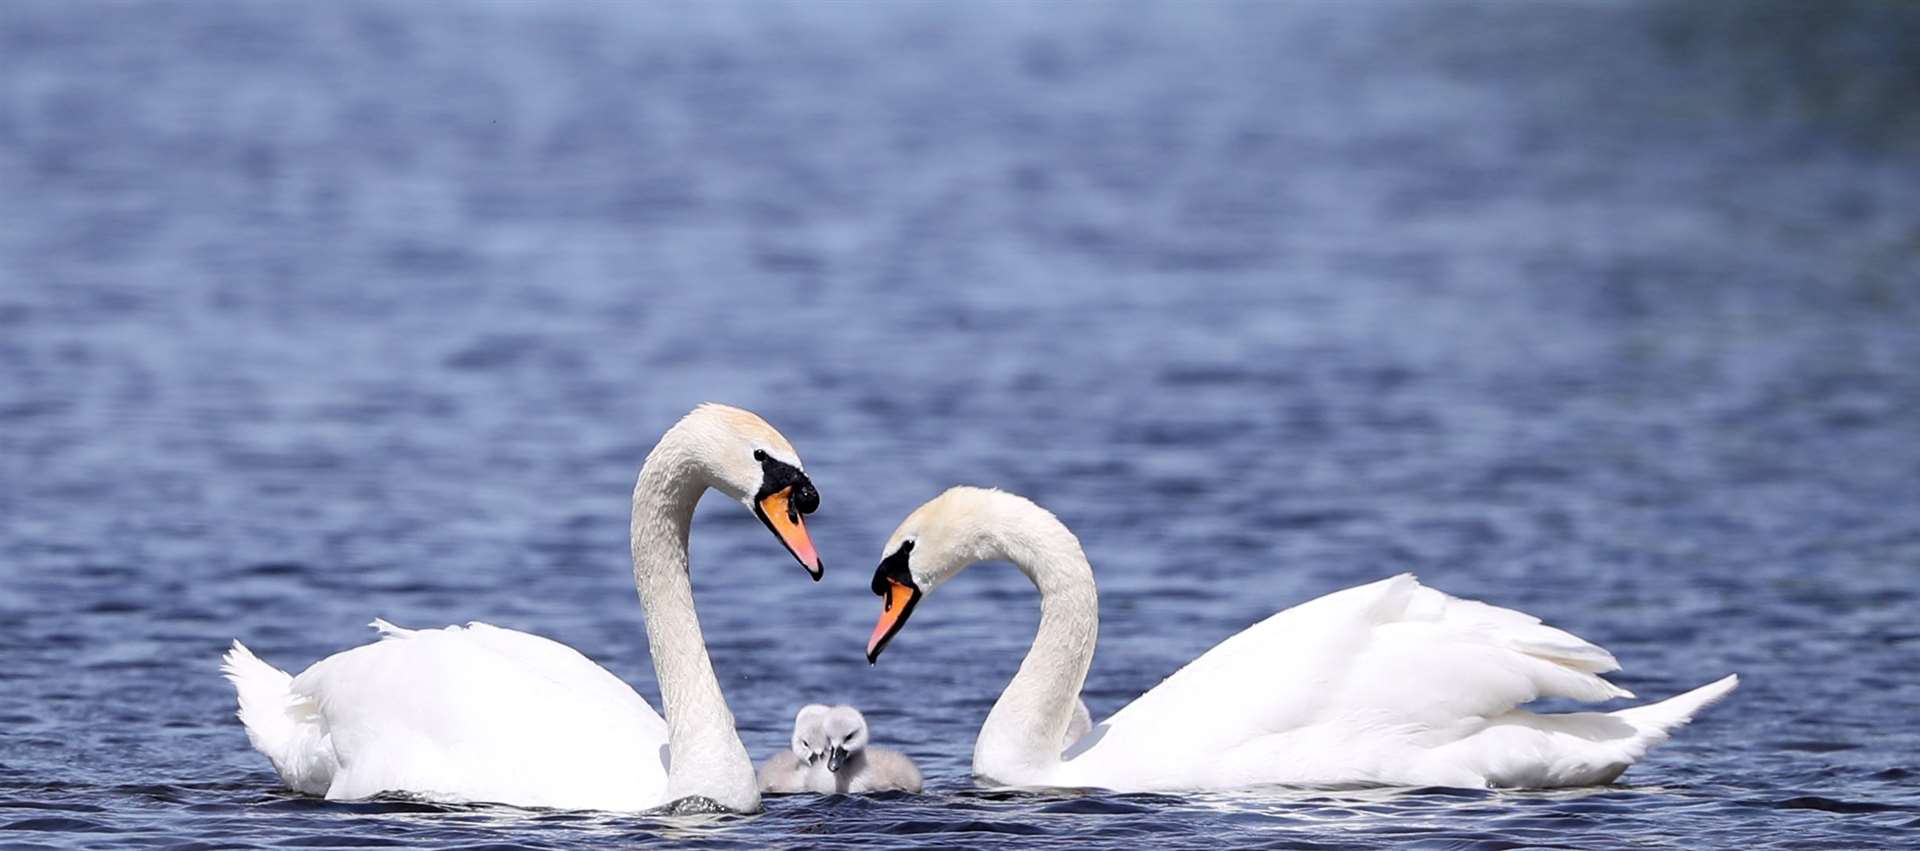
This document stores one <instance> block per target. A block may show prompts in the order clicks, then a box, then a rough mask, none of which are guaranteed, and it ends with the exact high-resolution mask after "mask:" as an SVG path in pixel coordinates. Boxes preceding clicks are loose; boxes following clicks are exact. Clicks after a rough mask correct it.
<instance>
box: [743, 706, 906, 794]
mask: <svg viewBox="0 0 1920 851" xmlns="http://www.w3.org/2000/svg"><path fill="white" fill-rule="evenodd" d="M867 744H868V733H867V719H866V718H865V717H864V716H862V715H861V714H860V710H858V709H855V708H853V707H851V706H847V705H845V704H842V705H840V706H832V707H829V706H825V705H822V704H818V703H814V704H809V705H807V706H804V707H801V709H800V714H799V715H797V716H795V717H794V719H793V746H792V748H791V749H790V750H785V751H781V752H780V753H777V754H774V755H773V756H772V757H771V758H769V759H768V760H767V761H766V763H765V764H763V765H761V766H760V790H761V791H763V792H818V793H820V794H823V795H831V794H841V795H861V794H865V793H868V792H918V791H920V786H921V779H920V769H919V768H918V767H916V766H914V764H913V760H911V759H908V758H907V756H906V754H903V753H900V752H898V751H890V750H886V749H884V748H873V747H868V746H867Z"/></svg>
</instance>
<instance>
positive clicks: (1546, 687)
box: [1085, 575, 1628, 782]
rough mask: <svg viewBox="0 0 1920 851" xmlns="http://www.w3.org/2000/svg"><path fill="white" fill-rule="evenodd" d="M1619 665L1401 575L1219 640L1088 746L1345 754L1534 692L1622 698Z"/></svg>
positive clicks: (1124, 754) (1496, 708) (1454, 726)
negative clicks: (1347, 745) (1367, 739)
mask: <svg viewBox="0 0 1920 851" xmlns="http://www.w3.org/2000/svg"><path fill="white" fill-rule="evenodd" d="M1617 667H1618V666H1617V665H1616V664H1615V663H1614V660H1613V657H1612V656H1611V655H1609V654H1607V652H1606V651H1604V650H1602V649H1600V648H1598V647H1595V646H1594V645H1592V644H1589V643H1587V642H1585V641H1582V640H1580V639H1579V638H1576V637H1574V636H1573V635H1571V634H1568V633H1566V632H1563V631H1561V630H1558V629H1554V628H1553V627H1549V626H1545V625H1542V624H1541V623H1540V622H1539V620H1538V619H1536V618H1533V617H1531V616H1529V615H1526V614H1523V613H1520V612H1515V611H1512V610H1509V609H1502V608H1498V607H1495V606H1489V605H1486V604H1484V603H1477V602H1474V601H1471V600H1461V599H1457V598H1454V597H1449V596H1447V595H1446V594H1443V593H1441V592H1439V591H1435V590H1433V589H1430V588H1426V587H1424V586H1422V585H1421V584H1420V583H1419V582H1418V581H1417V580H1415V579H1414V577H1413V576H1411V575H1401V576H1397V577H1394V578H1391V579H1386V580H1382V581H1379V582H1374V583H1370V584H1367V585H1362V586H1358V587H1354V588H1349V589H1346V590H1343V591H1337V592H1334V593H1332V594H1328V595H1326V596H1323V597H1319V598H1317V599H1314V600H1311V601H1308V602H1306V603H1303V604H1301V605H1298V606H1295V607H1293V608H1290V609H1287V610H1285V611H1282V612H1279V613H1278V614H1275V615H1273V616H1272V617H1269V618H1267V619H1266V620H1264V621H1261V622H1260V623H1257V624H1255V625H1253V626H1251V627H1248V628H1247V629H1246V630H1243V631H1241V632H1240V633H1238V634H1236V635H1234V636H1232V637H1230V638H1228V639H1227V640H1225V641H1222V642H1221V643H1220V644H1218V645H1216V646H1214V647H1213V648H1212V649H1211V650H1208V651H1207V652H1206V653H1205V654H1202V655H1201V656H1200V657H1199V658H1198V659H1195V660H1194V661H1193V662H1191V663H1189V664H1188V665H1187V666H1186V667H1184V668H1181V669H1180V670H1179V671H1178V672H1176V673H1174V675H1173V676H1171V677H1168V678H1167V679H1166V680H1165V681H1164V682H1162V683H1161V684H1160V685H1158V686H1156V687H1154V688H1153V689H1152V690H1151V691H1148V692H1147V693H1146V694H1144V695H1141V696H1140V697H1139V698H1138V699H1136V700H1135V701H1134V702H1133V703H1131V704H1129V705H1127V706H1126V707H1125V708H1123V709H1121V710H1120V711H1119V712H1118V713H1116V714H1115V715H1114V716H1113V717H1112V718H1111V719H1109V720H1107V721H1105V722H1103V723H1101V724H1100V725H1098V726H1097V727H1096V728H1095V730H1094V732H1093V734H1092V737H1093V739H1094V742H1095V744H1094V746H1093V747H1091V748H1087V749H1085V750H1086V752H1087V755H1088V756H1090V757H1094V760H1093V762H1094V763H1098V762H1102V761H1104V760H1116V759H1125V760H1126V761H1127V762H1129V763H1132V764H1133V765H1135V766H1140V765H1148V764H1153V765H1163V766H1177V765H1179V764H1180V763H1182V762H1186V763H1191V762H1193V761H1194V759H1193V757H1194V755H1195V754H1198V753H1214V754H1228V753H1232V752H1234V751H1235V750H1236V749H1242V748H1247V747H1248V746H1249V745H1250V744H1252V743H1257V742H1259V741H1261V740H1266V741H1267V742H1268V743H1269V744H1274V745H1275V747H1274V750H1275V751H1276V752H1278V751H1281V750H1287V751H1288V752H1291V753H1296V754H1300V755H1303V756H1304V755H1306V754H1307V753H1310V752H1312V751H1313V750H1315V749H1320V748H1322V747H1324V748H1325V749H1327V750H1328V759H1329V760H1331V761H1335V762H1337V761H1339V760H1335V759H1334V757H1336V756H1340V755H1339V754H1338V753H1337V750H1338V748H1339V746H1340V745H1339V742H1340V741H1341V740H1342V739H1344V738H1346V737H1347V736H1350V735H1355V734H1358V733H1360V732H1361V731H1368V732H1379V731H1391V732H1394V733H1396V734H1399V735H1402V736H1406V737H1411V738H1413V739H1419V738H1421V737H1423V736H1426V735H1432V736H1436V737H1439V738H1442V739H1444V738H1446V737H1450V736H1457V735H1460V734H1461V733H1462V731H1461V730H1460V729H1459V728H1460V727H1461V726H1462V725H1471V724H1479V723H1482V722H1483V721H1484V719H1486V718H1487V717H1490V716H1494V715H1498V714H1500V713H1503V712H1506V711H1508V710H1510V709H1512V708H1513V707H1515V706H1517V705H1519V704H1523V703H1526V702H1528V701H1531V700H1534V699H1536V698H1539V697H1544V696H1558V697H1570V698H1575V699H1580V700H1605V699H1608V698H1611V697H1625V696H1628V694H1627V692H1625V691H1624V690H1621V689H1619V688H1617V687H1615V686H1613V685H1612V684H1611V683H1608V682H1607V681H1605V680H1604V679H1601V678H1600V677H1599V676H1598V674H1599V673H1600V672H1604V671H1610V670H1614V669H1615V668H1617ZM1286 739H1292V741H1291V742H1290V743H1288V745H1287V747H1286V748H1280V747H1279V746H1278V744H1277V743H1279V742H1280V741H1282V740H1286ZM1303 740H1304V741H1305V742H1308V743H1310V744H1311V745H1312V748H1305V747H1303V746H1302V741H1303ZM1371 740H1377V739H1371ZM1255 750H1260V748H1255ZM1102 751H1105V752H1106V753H1105V754H1104V755H1103V754H1101V752H1102ZM1092 767H1093V766H1092V765H1089V769H1091V768H1092ZM1170 770H1171V769H1170ZM1284 780H1285V778H1278V777H1277V778H1276V782H1284Z"/></svg>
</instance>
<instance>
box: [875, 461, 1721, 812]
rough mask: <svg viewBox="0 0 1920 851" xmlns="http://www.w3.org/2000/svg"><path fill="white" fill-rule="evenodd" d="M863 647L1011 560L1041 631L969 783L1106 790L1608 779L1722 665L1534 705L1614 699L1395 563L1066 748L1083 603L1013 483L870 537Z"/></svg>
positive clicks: (1582, 659) (1041, 514)
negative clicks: (964, 573) (879, 557)
mask: <svg viewBox="0 0 1920 851" xmlns="http://www.w3.org/2000/svg"><path fill="white" fill-rule="evenodd" d="M883 553H884V555H885V559H884V560H883V561H882V562H881V563H880V567H879V569H878V570H876V571H875V573H874V579H873V590H874V592H875V593H876V594H879V595H881V596H882V597H883V598H884V600H885V609H884V611H883V612H882V614H881V617H880V622H879V624H878V625H877V626H876V627H875V628H874V632H873V637H872V638H871V639H869V641H868V644H867V656H868V659H869V661H873V660H876V659H877V658H878V656H879V654H880V652H881V650H883V649H884V648H885V646H886V644H887V642H888V641H889V640H891V639H892V637H893V635H894V634H895V633H896V632H898V630H899V629H900V627H901V626H903V625H904V624H905V623H906V620H907V618H908V616H909V615H910V614H911V613H912V611H913V608H914V606H915V605H916V604H918V603H919V601H920V598H921V596H922V595H923V594H924V593H927V592H930V591H932V590H933V589H934V588H935V587H937V586H939V585H940V584H941V583H943V582H946V581H947V580H948V579H951V578H952V577H953V576H954V575H955V574H957V573H959V572H960V571H961V570H962V569H963V568H965V567H966V566H967V565H969V564H972V563H974V562H977V561H984V560H990V559H1000V560H1005V561H1010V562H1012V563H1013V564H1015V565H1016V566H1018V567H1019V568H1020V570H1021V571H1023V572H1024V573H1026V574H1027V576H1028V577H1029V578H1030V579H1032V580H1033V583H1034V585H1035V587H1036V588H1038V589H1039V592H1040V627H1039V634H1038V635H1037V636H1036V638H1035V639H1034V643H1033V648H1032V649H1031V650H1030V651H1028V653H1027V657H1026V660H1025V661H1024V662H1022V663H1021V665H1020V670H1019V672H1018V673H1017V674H1015V675H1014V678H1013V681H1012V682H1011V683H1010V684H1009V685H1008V686H1007V688H1006V691H1005V692H1004V693H1002V694H1001V696H1000V699H999V701H998V702H996V703H995V704H994V706H993V709H992V710H991V711H990V712H989V713H988V714H987V720H986V723H985V724H984V725H983V726H982V727H981V729H980V737H979V739H978V741H977V742H976V743H975V746H974V752H973V771H974V774H975V775H976V776H978V777H979V778H981V779H982V780H984V781H986V782H991V783H999V784H1005V785H1010V786H1026V787H1049V786H1050V787H1082V788H1088V787H1091V788H1106V789H1113V790H1117V791H1179V790H1199V789H1227V788H1237V787H1245V786H1254V785H1266V784H1273V785H1288V786H1304V787H1320V788H1339V787H1358V786H1454V787H1488V786H1494V787H1558V786H1584V785H1592V784H1602V783H1609V782H1612V781H1613V779H1614V778H1616V777H1618V776H1619V775H1620V773H1621V772H1622V771H1625V770H1626V768H1627V767H1628V766H1630V765H1632V764H1633V763H1634V762H1635V761H1637V760H1639V759H1640V758H1641V757H1642V756H1644V755H1645V754H1646V752H1647V749H1648V748H1651V747H1653V746H1654V745H1657V744H1659V743H1661V742H1663V741H1666V739H1667V736H1668V734H1669V733H1670V732H1671V731H1672V730H1673V729H1674V728H1676V727H1679V726H1680V725H1682V724H1685V723H1687V721H1689V720H1691V719H1692V717H1693V715H1694V713H1695V712H1698V711H1699V710H1700V709H1702V708H1703V707H1705V706H1707V705H1708V704H1711V703H1713V702H1714V701H1716V700H1718V699H1720V698H1721V697H1724V696H1725V695H1726V694H1727V693H1728V692H1730V691H1732V690H1733V688H1734V686H1736V685H1737V684H1738V682H1739V680H1738V678H1737V677H1733V676H1729V677H1727V678H1725V679H1722V680H1720V681H1718V682H1715V683H1713V684H1711V685H1707V686H1704V687H1702V688H1698V689H1695V690H1693V691H1690V692H1687V693H1686V694H1682V695H1680V696H1678V697H1674V698H1670V699H1668V700H1665V701H1662V702H1659V703H1654V704H1648V705H1645V706H1636V707H1632V708H1629V709H1622V710H1618V711H1615V712H1604V713H1603V712H1578V713H1569V714H1556V715H1541V714H1535V713H1532V712H1528V711H1526V710H1525V709H1521V708H1519V707H1520V706H1521V704H1525V703H1528V702H1530V701H1532V700H1535V699H1536V698H1541V697H1564V698H1573V699H1576V700H1584V701H1602V700H1608V699H1611V698H1617V697H1631V696H1632V695H1630V694H1628V693H1627V692H1626V691H1625V690H1623V689H1620V688H1618V687H1616V686H1614V685H1613V684H1612V683H1609V682H1607V681H1606V680H1604V679H1602V678H1601V677H1600V676H1599V675H1600V674H1603V673H1606V672H1608V671H1613V670H1617V669H1618V668H1619V665H1618V664H1617V663H1615V662H1614V659H1613V656H1612V655H1610V654H1608V653H1607V652H1606V651H1605V650H1602V649H1600V648H1599V647H1596V646H1594V645H1592V644H1589V643H1587V642H1585V641H1582V640H1580V639H1579V638H1576V637H1574V636H1573V635H1570V634H1568V633H1566V632H1562V631H1560V630H1558V629H1554V628H1553V627H1550V626H1546V625H1544V624H1541V623H1540V621H1539V620H1538V619H1536V618H1534V617H1531V616H1529V615H1525V614H1522V613H1520V612H1516V611H1512V610H1509V609H1502V608H1497V607H1494V606H1490V605H1487V604H1485V603H1478V602H1474V601H1472V600H1461V599H1458V598H1455V597H1449V596H1447V595H1446V594H1443V593H1441V592H1439V591H1435V590H1433V589H1431V588H1427V587H1424V586H1422V585H1421V584H1420V583H1419V582H1418V581H1416V580H1415V579H1414V578H1413V577H1412V576H1411V575H1401V576H1396V577H1393V578H1391V579H1385V580H1381V581H1378V582H1374V583H1371V584H1367V585H1361V586H1358V587H1354V588H1349V589H1346V590H1344V591H1337V592H1335V593H1332V594H1328V595H1326V596H1324V597H1320V598H1318V599H1315V600H1311V601H1309V602H1306V603H1302V604H1300V605H1298V606H1295V607H1293V608H1291V609H1287V610H1285V611H1283V612H1280V613H1279V614H1276V615H1273V616H1272V617H1269V618H1267V619H1266V620H1264V621H1261V622H1260V623H1257V624H1254V625H1253V626H1251V627H1248V628H1247V629H1246V630H1244V631H1242V632H1241V633H1239V634H1238V635H1235V636H1232V637H1230V638H1228V639H1227V640H1225V641H1222V642H1221V643H1220V644H1218V645H1216V646H1215V647H1214V648H1213V649H1211V650H1209V651H1207V652H1206V653H1204V654H1202V655H1201V656H1200V658H1198V659H1195V660H1194V661H1193V662H1191V663H1188V664H1187V666H1186V667H1184V668H1182V669H1180V670H1179V671H1178V672H1176V673H1175V674H1174V675H1173V676H1171V677H1168V678H1167V679H1166V681H1165V682H1162V683H1161V684H1160V685H1158V686H1156V687H1154V688H1153V689H1152V690H1151V691H1148V692H1147V693H1146V694H1144V695H1141V696H1140V697H1139V698H1137V699H1135V700H1134V701H1133V702H1132V703H1131V704H1128V705H1127V706H1126V707H1124V708H1122V709H1121V710H1120V711H1119V712H1118V713H1115V714H1114V715H1113V717H1111V718H1108V719H1107V720H1105V721H1103V722H1101V723H1100V724H1098V725H1095V726H1094V728H1093V730H1092V732H1090V733H1089V734H1088V735H1086V736H1085V737H1084V738H1082V739H1081V740H1080V741H1079V742H1076V743H1075V744H1074V745H1073V747H1071V748H1069V749H1068V750H1067V752H1066V753H1065V754H1062V753H1060V751H1059V750H1058V749H1057V748H1056V747H1055V744H1056V743H1058V742H1059V741H1060V738H1061V734H1062V731H1063V730H1065V729H1066V728H1067V726H1068V724H1069V720H1070V718H1071V716H1072V714H1073V704H1074V700H1073V697H1074V696H1075V695H1077V694H1078V693H1079V692H1080V689H1081V686H1082V684H1083V683H1084V681H1085V679H1086V676H1087V668H1088V666H1089V664H1090V663H1091V662H1092V660H1093V646H1094V638H1095V635H1096V633H1097V632H1098V623H1099V612H1098V608H1099V607H1098V600H1097V595H1096V593H1095V590H1094V582H1093V570H1092V568H1091V567H1090V566H1089V565H1088V563H1087V558H1086V555H1085V554H1084V553H1082V551H1081V549H1080V542H1079V540H1078V539H1076V538H1075V537H1074V536H1073V533H1071V532H1069V531H1067V528H1066V527H1065V526H1064V525H1062V524H1061V523H1060V521H1059V520H1058V519H1056V518H1055V517H1054V516H1053V515H1052V514H1050V513H1048V512H1047V511H1046V510H1045V509H1043V508H1041V507H1039V506H1037V505H1035V504H1033V503H1032V502H1029V501H1027V500H1026V499H1023V498H1021V497H1018V496H1014V495H1012V494H1007V493H1002V492H1000V491H992V490H982V489H979V488H954V489H952V490H949V491H947V492H946V493H944V494H942V495H940V496H939V497H937V498H935V499H934V500H932V501H931V502H928V503H927V504H926V505H923V506H921V507H920V508H919V509H918V510H916V511H915V512H914V513H913V514H912V515H911V516H909V517H908V518H907V519H906V521H905V522H904V523H902V524H901V525H900V527H899V529H897V530H896V531H895V532H894V533H893V536H892V538H891V539H890V540H889V541H888V542H887V546H886V549H885V550H883Z"/></svg>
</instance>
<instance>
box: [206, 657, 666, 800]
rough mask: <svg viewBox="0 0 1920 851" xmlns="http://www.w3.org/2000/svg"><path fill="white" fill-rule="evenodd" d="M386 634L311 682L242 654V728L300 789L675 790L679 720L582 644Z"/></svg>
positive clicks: (237, 676)
mask: <svg viewBox="0 0 1920 851" xmlns="http://www.w3.org/2000/svg"><path fill="white" fill-rule="evenodd" d="M374 626H375V627H376V628H377V629H379V630H380V631H381V634H382V640H380V641H377V642H374V643H372V644H367V645H363V646H360V647H356V648H353V649H352V650H347V651H344V652H341V653H336V654H334V655H332V656H329V657H327V658H325V659H322V660H321V661H319V662H316V663H314V665H313V666H312V667H310V668H308V669H307V670H306V671H305V672H304V673H302V674H300V676H298V677H291V678H290V677H287V675H286V674H284V673H280V672H278V671H274V670H273V669H272V668H270V667H268V666H266V665H265V663H262V662H260V661H259V660H257V659H255V658H254V657H253V654H251V653H250V652H248V651H247V650H246V648H245V647H243V646H240V645H239V644H238V643H237V642H236V644H235V647H234V649H233V651H232V652H230V653H229V654H228V657H227V669H228V671H229V674H228V677H229V679H232V680H233V681H234V683H235V685H236V687H238V688H239V689H240V700H241V710H240V715H241V720H242V721H243V722H244V723H245V724H246V726H247V732H248V735H249V736H250V737H251V738H252V739H253V742H254V746H255V747H256V748H257V749H259V750H260V751H261V752H262V753H265V754H267V755H268V757H269V758H270V759H272V761H273V763H274V767H275V769H276V770H278V771H279V772H280V774H281V776H282V777H283V778H284V779H285V780H286V781H287V784H288V785H289V786H292V787H294V788H295V789H298V790H300V791H303V792H308V793H310V794H316V795H325V796H327V797H328V798H331V799H335V800H350V799H356V798H363V797H366V796H368V795H373V794H376V793H379V792H382V791H386V790H396V789H397V790H406V791H409V792H412V793H415V794H421V795H425V796H428V797H431V798H434V799H436V800H465V801H510V802H513V803H515V804H519V805H522V806H553V807H570V808H583V809H608V810H633V809H644V808H646V807H650V806H655V805H657V804H658V803H659V801H660V799H661V798H662V797H663V796H664V795H665V794H666V783H667V775H666V767H665V765H664V764H663V761H662V756H663V754H664V748H665V746H666V743H667V726H666V721H665V720H663V719H662V718H661V717H660V715H659V714H658V713H656V712H655V711H654V710H653V707H651V706H649V705H648V704H647V702H646V700H644V699H643V698H641V697H640V695H638V694H637V693H635V692H634V691H633V689H632V688H630V687H628V686H627V684H626V683H624V682H621V681H620V679H619V678H618V677H615V676H614V675H613V674H611V673H609V672H608V671H607V670H606V669H604V668H602V667H600V666H599V665H596V664H594V663H593V662H592V661H590V660H588V659H587V658H586V657H585V656H582V655H580V653H579V652H578V651H575V650H574V649H573V648H571V647H568V646H566V645H564V644H561V643H559V642H557V641H553V640H550V639H547V638H542V637H540V636H537V635H531V634H528V633H524V632H519V631H517V630H511V629H502V628H500V627H496V626H491V625H488V624H484V623H472V624H468V625H467V626H465V627H458V626H452V627H447V628H445V629H433V630H407V629H401V628H398V627H394V626H393V625H391V624H388V623H386V622H385V621H375V622H374ZM260 669H264V671H265V672H271V674H273V675H277V677H274V676H270V675H268V674H266V673H265V672H263V671H261V670H260ZM256 684H257V685H258V686H259V687H258V688H254V686H255V685H256ZM274 686H278V691H277V693H276V692H275V690H274ZM256 707H258V711H256Z"/></svg>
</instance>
